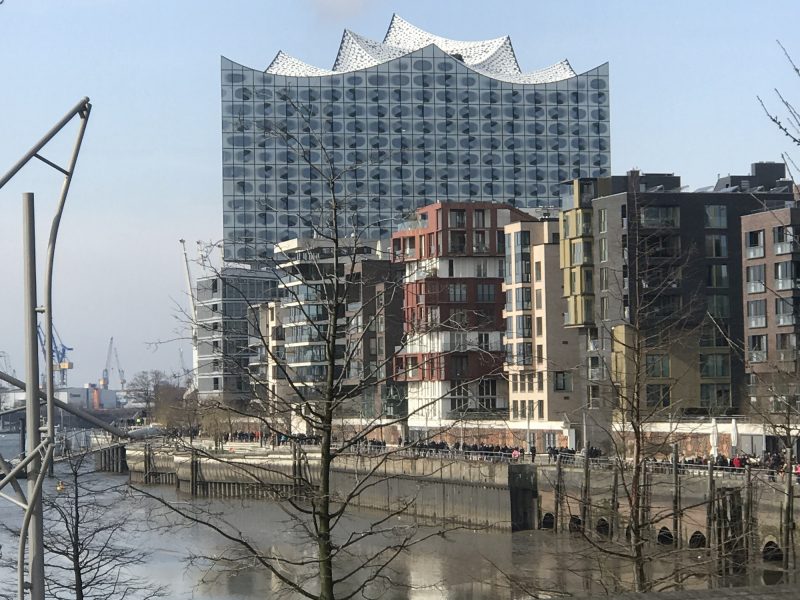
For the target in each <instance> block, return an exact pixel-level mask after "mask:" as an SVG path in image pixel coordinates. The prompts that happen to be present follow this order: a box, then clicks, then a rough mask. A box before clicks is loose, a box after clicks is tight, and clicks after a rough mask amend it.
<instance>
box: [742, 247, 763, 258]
mask: <svg viewBox="0 0 800 600" xmlns="http://www.w3.org/2000/svg"><path fill="white" fill-rule="evenodd" d="M746 256H747V258H761V257H762V256H764V246H748V247H747V253H746Z"/></svg>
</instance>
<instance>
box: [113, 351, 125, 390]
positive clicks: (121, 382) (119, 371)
mask: <svg viewBox="0 0 800 600" xmlns="http://www.w3.org/2000/svg"><path fill="white" fill-rule="evenodd" d="M112 339H113V338H112ZM114 361H115V362H116V363H117V375H119V387H120V389H121V390H122V391H125V384H126V383H127V382H126V380H125V371H123V370H122V365H121V364H120V363H119V354H118V353H117V347H116V346H114Z"/></svg>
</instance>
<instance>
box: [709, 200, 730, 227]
mask: <svg viewBox="0 0 800 600" xmlns="http://www.w3.org/2000/svg"><path fill="white" fill-rule="evenodd" d="M705 226H706V228H707V229H726V228H727V227H728V207H727V206H725V205H724V204H706V218H705Z"/></svg>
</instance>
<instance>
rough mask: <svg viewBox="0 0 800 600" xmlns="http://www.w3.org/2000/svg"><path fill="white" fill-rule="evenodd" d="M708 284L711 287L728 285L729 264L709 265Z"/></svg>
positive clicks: (725, 286)
mask: <svg viewBox="0 0 800 600" xmlns="http://www.w3.org/2000/svg"><path fill="white" fill-rule="evenodd" d="M707 268H708V275H707V281H706V285H707V286H708V287H710V288H727V287H728V265H708V267H707Z"/></svg>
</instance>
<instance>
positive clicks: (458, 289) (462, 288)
mask: <svg viewBox="0 0 800 600" xmlns="http://www.w3.org/2000/svg"><path fill="white" fill-rule="evenodd" d="M447 290H448V295H449V299H450V302H466V301H467V284H466V283H451V284H449V285H448V286H447Z"/></svg>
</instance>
